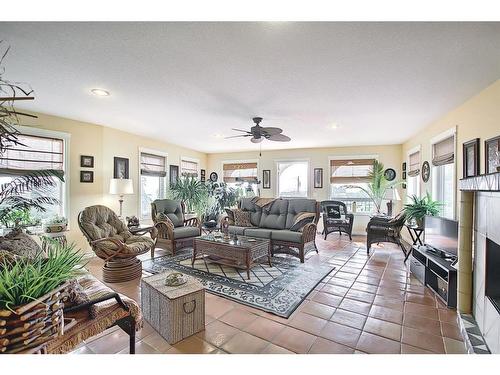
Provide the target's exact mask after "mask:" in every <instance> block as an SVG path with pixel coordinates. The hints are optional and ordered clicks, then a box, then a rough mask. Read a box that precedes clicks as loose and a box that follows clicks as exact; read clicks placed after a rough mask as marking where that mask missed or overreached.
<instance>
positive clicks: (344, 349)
mask: <svg viewBox="0 0 500 375" xmlns="http://www.w3.org/2000/svg"><path fill="white" fill-rule="evenodd" d="M352 353H354V349H353V348H349V347H348V346H344V345H342V344H339V343H336V342H334V341H330V340H326V339H324V338H321V337H318V338H317V339H316V341H315V342H314V344H313V345H312V347H311V349H310V350H309V354H352Z"/></svg>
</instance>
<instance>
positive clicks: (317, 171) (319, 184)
mask: <svg viewBox="0 0 500 375" xmlns="http://www.w3.org/2000/svg"><path fill="white" fill-rule="evenodd" d="M314 188H315V189H322V188H323V168H314Z"/></svg>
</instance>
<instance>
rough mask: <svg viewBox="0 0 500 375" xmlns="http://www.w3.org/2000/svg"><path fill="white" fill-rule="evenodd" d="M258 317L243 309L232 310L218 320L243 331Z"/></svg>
mask: <svg viewBox="0 0 500 375" xmlns="http://www.w3.org/2000/svg"><path fill="white" fill-rule="evenodd" d="M257 318H258V315H256V314H252V313H250V312H248V311H246V310H244V309H240V308H234V309H232V310H230V311H228V312H227V313H226V314H224V315H222V316H221V317H220V318H219V320H220V321H221V322H224V323H226V324H229V325H230V326H233V327H236V328H238V329H243V328H245V327H246V326H248V325H249V324H250V323H252V322H253V321H254V320H255V319H257Z"/></svg>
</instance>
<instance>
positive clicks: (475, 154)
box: [462, 138, 479, 178]
mask: <svg viewBox="0 0 500 375" xmlns="http://www.w3.org/2000/svg"><path fill="white" fill-rule="evenodd" d="M462 150H463V152H462V157H463V175H462V176H463V178H467V177H474V176H477V175H479V138H475V139H472V140H470V141H468V142H465V143H464V144H463V145H462Z"/></svg>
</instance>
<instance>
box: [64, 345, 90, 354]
mask: <svg viewBox="0 0 500 375" xmlns="http://www.w3.org/2000/svg"><path fill="white" fill-rule="evenodd" d="M69 354H95V353H94V352H93V351H92V350H90V348H89V347H87V346H86V345H83V346H81V347H79V348H78V349H75V350H73V351H72V352H70V353H69Z"/></svg>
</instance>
